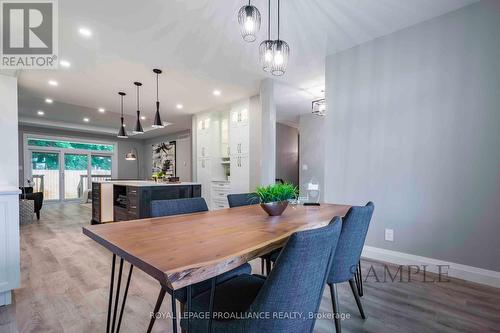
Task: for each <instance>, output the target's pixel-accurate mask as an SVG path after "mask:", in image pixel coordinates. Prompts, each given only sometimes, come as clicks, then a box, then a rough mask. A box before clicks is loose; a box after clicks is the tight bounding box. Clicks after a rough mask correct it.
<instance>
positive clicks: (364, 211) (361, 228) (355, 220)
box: [328, 202, 375, 283]
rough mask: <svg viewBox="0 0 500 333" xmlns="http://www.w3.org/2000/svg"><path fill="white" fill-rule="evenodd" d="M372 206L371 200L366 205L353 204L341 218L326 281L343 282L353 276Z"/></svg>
mask: <svg viewBox="0 0 500 333" xmlns="http://www.w3.org/2000/svg"><path fill="white" fill-rule="evenodd" d="M374 208H375V206H374V205H373V203H372V202H368V203H367V204H366V206H353V207H351V209H349V211H348V212H347V214H346V216H345V217H344V218H343V220H342V232H341V234H340V239H339V244H338V245H337V250H335V255H334V256H333V262H332V269H331V270H330V274H329V276H328V283H338V282H344V281H348V280H350V279H352V278H353V275H354V273H355V272H356V267H357V265H358V262H359V259H360V257H361V251H363V245H364V244H365V239H366V234H367V233H368V227H369V225H370V220H371V218H372V215H373V210H374Z"/></svg>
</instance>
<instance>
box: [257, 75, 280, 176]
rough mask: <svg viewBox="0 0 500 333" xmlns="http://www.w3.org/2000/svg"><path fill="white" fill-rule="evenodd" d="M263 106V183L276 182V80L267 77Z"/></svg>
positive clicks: (263, 90) (264, 86)
mask: <svg viewBox="0 0 500 333" xmlns="http://www.w3.org/2000/svg"><path fill="white" fill-rule="evenodd" d="M260 103H261V108H262V132H261V133H262V142H261V168H260V169H261V174H260V183H261V185H268V184H274V182H275V180H276V105H275V103H274V81H273V80H271V79H265V80H263V81H262V82H261V84H260Z"/></svg>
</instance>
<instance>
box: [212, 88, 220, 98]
mask: <svg viewBox="0 0 500 333" xmlns="http://www.w3.org/2000/svg"><path fill="white" fill-rule="evenodd" d="M213 94H214V95H215V96H220V94H221V92H220V90H217V89H216V90H214V92H213Z"/></svg>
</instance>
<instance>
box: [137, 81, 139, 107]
mask: <svg viewBox="0 0 500 333" xmlns="http://www.w3.org/2000/svg"><path fill="white" fill-rule="evenodd" d="M137 111H139V86H137Z"/></svg>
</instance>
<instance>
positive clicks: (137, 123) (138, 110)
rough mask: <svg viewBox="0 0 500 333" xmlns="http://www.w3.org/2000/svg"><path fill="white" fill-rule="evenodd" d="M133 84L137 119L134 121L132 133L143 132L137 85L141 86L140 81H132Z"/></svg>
mask: <svg viewBox="0 0 500 333" xmlns="http://www.w3.org/2000/svg"><path fill="white" fill-rule="evenodd" d="M134 84H135V85H136V86H137V121H136V123H135V128H134V131H133V133H134V134H144V130H143V129H142V125H141V111H140V109H139V87H140V86H142V83H140V82H134Z"/></svg>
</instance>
